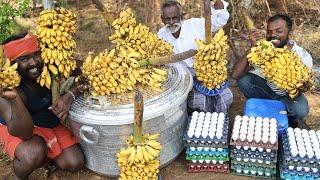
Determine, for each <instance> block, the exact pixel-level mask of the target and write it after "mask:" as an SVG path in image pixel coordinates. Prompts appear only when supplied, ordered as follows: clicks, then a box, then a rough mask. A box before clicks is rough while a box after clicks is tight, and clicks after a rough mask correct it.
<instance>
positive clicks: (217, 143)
mask: <svg viewBox="0 0 320 180" xmlns="http://www.w3.org/2000/svg"><path fill="white" fill-rule="evenodd" d="M189 123H190V120H189ZM223 127H224V128H223V132H222V137H221V139H218V138H217V137H216V136H214V137H213V138H212V139H211V138H210V137H209V136H207V137H206V138H203V137H202V135H200V137H198V138H197V137H195V135H193V137H192V138H190V137H189V136H188V134H187V131H186V132H185V133H184V136H183V140H184V141H185V142H186V146H187V147H198V146H200V147H210V148H211V147H213V148H228V139H229V138H228V128H229V118H228V117H227V116H226V119H225V121H224V126H223ZM188 129H189V125H188V128H187V130H188Z"/></svg>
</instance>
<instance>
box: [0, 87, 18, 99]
mask: <svg viewBox="0 0 320 180" xmlns="http://www.w3.org/2000/svg"><path fill="white" fill-rule="evenodd" d="M0 97H2V98H5V99H7V100H13V99H15V98H16V97H17V91H15V90H10V91H4V90H3V89H2V88H0Z"/></svg>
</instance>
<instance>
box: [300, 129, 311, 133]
mask: <svg viewBox="0 0 320 180" xmlns="http://www.w3.org/2000/svg"><path fill="white" fill-rule="evenodd" d="M301 133H305V134H309V131H308V130H306V129H301Z"/></svg>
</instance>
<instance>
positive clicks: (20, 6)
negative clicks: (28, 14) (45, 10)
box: [0, 0, 30, 42]
mask: <svg viewBox="0 0 320 180" xmlns="http://www.w3.org/2000/svg"><path fill="white" fill-rule="evenodd" d="M29 4H30V0H16V1H15V2H12V1H11V2H10V0H7V1H6V0H0V42H2V41H4V40H5V39H6V38H7V37H9V36H10V35H12V33H13V30H14V25H15V23H14V18H15V17H17V16H21V15H22V14H23V13H24V12H25V11H26V10H28V8H29Z"/></svg>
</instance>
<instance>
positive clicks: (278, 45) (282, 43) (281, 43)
mask: <svg viewBox="0 0 320 180" xmlns="http://www.w3.org/2000/svg"><path fill="white" fill-rule="evenodd" d="M267 40H268V41H271V42H272V41H280V39H279V38H277V37H271V38H268V39H267ZM288 41H289V38H288V37H287V38H286V39H285V40H283V41H280V43H279V44H277V45H276V44H274V43H273V44H274V45H275V46H276V47H277V48H283V47H284V46H285V45H287V43H288Z"/></svg>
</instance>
